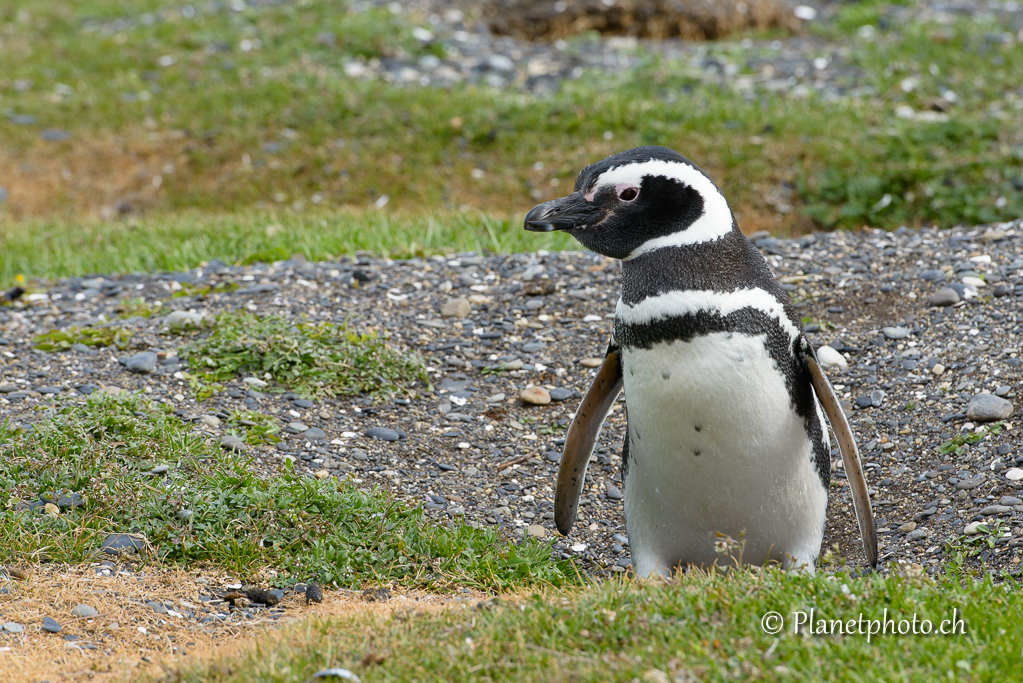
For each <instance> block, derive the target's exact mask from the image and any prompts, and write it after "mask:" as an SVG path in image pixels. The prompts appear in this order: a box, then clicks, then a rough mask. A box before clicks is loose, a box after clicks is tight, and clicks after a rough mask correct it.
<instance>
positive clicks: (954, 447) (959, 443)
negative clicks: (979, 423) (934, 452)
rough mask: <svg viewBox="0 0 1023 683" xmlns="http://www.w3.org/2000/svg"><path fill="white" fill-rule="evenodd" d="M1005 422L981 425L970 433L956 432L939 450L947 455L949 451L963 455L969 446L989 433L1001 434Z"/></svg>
mask: <svg viewBox="0 0 1023 683" xmlns="http://www.w3.org/2000/svg"><path fill="white" fill-rule="evenodd" d="M1003 424H1004V423H1002V422H996V423H994V424H993V425H990V426H988V427H981V428H980V429H978V430H976V431H975V432H972V433H970V434H956V435H955V436H953V437H952V438H951V439H949V440H948V441H946V442H945V443H943V444H941V446H940V447H939V448H938V452H939V453H941V454H942V455H947V454H949V453H955V454H956V455H957V456H959V455H962V454H963V452H964V451H965V450H966V447H967V446H972V445H973V444H975V443H979V442H980V441H981V440H983V439H984V437H985V436H987V435H988V434H991V435H992V436H997V435H998V434H1000V433H1001V431H1002V425H1003Z"/></svg>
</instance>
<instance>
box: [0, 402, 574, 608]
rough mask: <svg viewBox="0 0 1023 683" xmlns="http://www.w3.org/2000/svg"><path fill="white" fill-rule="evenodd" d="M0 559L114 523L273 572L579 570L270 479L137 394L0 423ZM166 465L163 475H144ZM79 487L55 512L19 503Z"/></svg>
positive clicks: (159, 557) (82, 554) (537, 579)
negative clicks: (44, 417) (14, 424)
mask: <svg viewBox="0 0 1023 683" xmlns="http://www.w3.org/2000/svg"><path fill="white" fill-rule="evenodd" d="M0 444H3V447H2V450H3V454H4V455H3V458H0V499H2V500H3V502H4V505H3V508H2V509H0V562H19V561H25V560H41V559H48V560H50V561H55V562H70V563H77V562H86V561H91V560H94V559H96V557H97V555H98V549H99V547H100V544H101V542H102V540H103V539H104V538H105V536H106V535H107V534H108V533H128V532H131V533H141V534H145V536H146V538H147V539H148V542H149V545H150V546H151V552H150V553H149V554H148V555H147V557H148V559H149V560H151V561H153V562H159V563H180V564H188V565H195V564H196V563H211V564H213V565H216V566H218V567H221V568H224V569H227V570H230V571H232V572H236V573H238V574H240V575H249V576H252V575H253V574H254V573H256V572H261V571H264V570H266V569H268V568H269V569H275V570H277V571H278V572H280V576H279V578H278V582H279V583H290V582H294V581H296V580H299V579H313V578H315V579H319V580H320V581H323V582H327V583H331V582H336V583H337V585H339V586H346V587H353V588H355V587H360V586H365V585H367V584H369V585H373V584H378V583H387V582H392V581H393V582H397V583H399V584H402V585H405V586H419V587H425V588H442V589H443V588H447V587H450V586H454V585H459V586H470V587H474V588H480V589H484V590H498V591H500V590H512V589H519V588H522V587H524V586H530V585H558V584H564V583H566V582H574V581H576V580H577V579H576V576H577V575H576V573H575V571H574V569H573V568H572V567H571V566H570V565H568V564H566V563H563V562H555V561H554V560H553V559H552V558H551V552H550V548H549V547H548V546H546V545H543V544H540V543H537V542H529V543H523V544H519V545H509V544H506V543H504V542H502V541H499V539H498V535H497V531H496V530H491V529H474V528H472V527H470V526H467V525H464V524H461V523H459V522H452V523H451V524H450V526H437V525H425V524H423V520H422V509H421V508H410V507H408V506H406V505H403V504H400V503H398V502H395V501H393V500H390V499H388V497H387V496H386V495H385V494H384V493H383V492H380V491H377V490H372V491H366V490H362V489H359V488H357V487H356V486H355V485H354V484H351V483H344V482H339V481H337V480H336V479H326V480H323V481H320V480H317V479H312V478H308V477H302V476H299V475H297V474H294V473H293V472H292V471H291V470H290V469H288V468H285V469H283V470H282V471H281V472H279V473H278V474H277V475H276V476H273V477H270V478H267V479H262V478H260V477H258V476H256V474H254V473H253V465H252V462H251V461H248V460H246V459H244V458H240V457H234V456H229V455H227V454H224V453H221V452H220V449H219V447H218V446H217V445H216V444H214V443H212V442H210V441H208V440H206V439H204V438H202V437H200V436H198V435H196V434H194V433H191V432H190V431H189V429H188V428H187V426H185V425H183V424H182V423H181V422H180V421H179V420H178V419H177V418H176V417H175V416H174V415H173V413H172V412H171V409H170V408H169V407H167V406H164V405H162V404H157V403H151V402H149V401H147V400H145V399H144V398H141V397H136V396H123V397H106V398H96V399H90V400H88V401H67V402H64V403H58V404H57V412H56V415H55V416H54V417H53V419H52V420H49V421H46V422H41V423H37V424H36V425H35V427H34V429H33V430H32V431H16V430H13V429H12V428H11V427H10V426H9V425H8V426H0ZM157 465H169V466H170V469H169V470H168V471H167V473H166V474H164V475H151V474H147V473H148V472H150V471H151V470H152V469H153V468H154V467H155V466H157ZM71 492H75V493H78V494H80V496H81V497H82V500H83V501H84V505H82V506H80V507H76V508H73V509H68V510H65V511H63V512H61V513H60V514H50V513H49V512H47V511H46V510H45V509H44V508H42V507H40V508H38V509H36V510H34V511H29V510H20V511H19V510H18V508H19V507H20V505H19V502H21V501H28V502H31V501H33V500H40V496H45V497H46V498H48V499H51V500H56V499H59V498H60V497H61V496H62V495H66V494H70V493H71Z"/></svg>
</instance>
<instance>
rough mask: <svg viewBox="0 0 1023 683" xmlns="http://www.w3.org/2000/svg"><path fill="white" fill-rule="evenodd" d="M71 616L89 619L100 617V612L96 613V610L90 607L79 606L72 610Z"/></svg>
mask: <svg viewBox="0 0 1023 683" xmlns="http://www.w3.org/2000/svg"><path fill="white" fill-rule="evenodd" d="M71 616H73V617H78V618H79V619H88V618H91V617H98V616H99V612H97V611H96V608H94V607H91V606H89V605H77V606H75V607H74V609H72V610H71Z"/></svg>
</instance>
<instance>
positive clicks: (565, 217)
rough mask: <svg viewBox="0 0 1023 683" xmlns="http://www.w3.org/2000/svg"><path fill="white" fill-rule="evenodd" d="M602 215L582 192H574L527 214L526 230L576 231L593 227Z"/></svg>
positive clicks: (537, 207) (545, 203)
mask: <svg viewBox="0 0 1023 683" xmlns="http://www.w3.org/2000/svg"><path fill="white" fill-rule="evenodd" d="M601 214H602V211H601V210H600V209H599V208H598V207H597V206H595V205H594V203H593V202H588V201H586V199H585V198H584V197H583V193H582V192H573V193H572V194H570V195H568V196H567V197H562V198H561V199H554V200H551V201H549V202H544V203H543V204H540V205H538V206H534V207H533V208H532V209H530V210H529V213H527V214H526V225H525V228H526V230H529V231H531V232H552V231H554V230H575V229H577V228H585V227H588V226H590V225H592V224H593V223H595V222H596V221H597V220H598V219H599V218H600V217H601Z"/></svg>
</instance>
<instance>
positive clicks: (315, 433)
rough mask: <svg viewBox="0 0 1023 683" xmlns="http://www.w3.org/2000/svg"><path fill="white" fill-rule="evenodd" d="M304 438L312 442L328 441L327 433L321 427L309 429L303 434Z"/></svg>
mask: <svg viewBox="0 0 1023 683" xmlns="http://www.w3.org/2000/svg"><path fill="white" fill-rule="evenodd" d="M302 438H303V439H309V440H310V441H314V440H317V439H326V438H327V434H326V432H324V431H323V430H322V429H320V428H319V427H312V428H310V429H307V430H305V431H304V432H302Z"/></svg>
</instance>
